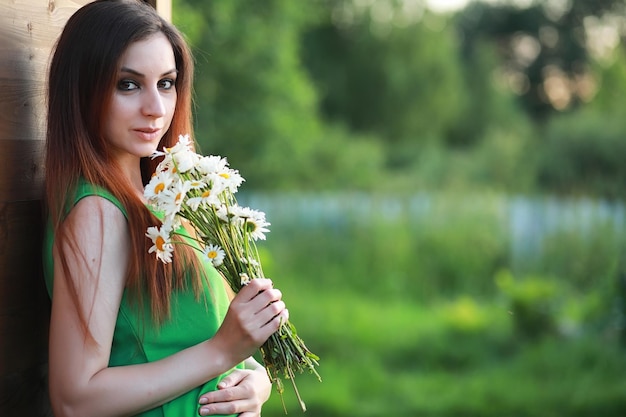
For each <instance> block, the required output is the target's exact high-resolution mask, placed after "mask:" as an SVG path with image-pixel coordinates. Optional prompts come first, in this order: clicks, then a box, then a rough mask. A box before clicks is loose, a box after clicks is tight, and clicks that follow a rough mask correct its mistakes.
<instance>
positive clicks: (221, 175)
mask: <svg viewBox="0 0 626 417" xmlns="http://www.w3.org/2000/svg"><path fill="white" fill-rule="evenodd" d="M220 177H222V178H224V179H229V178H230V174H228V173H227V172H222V173H221V174H220Z"/></svg>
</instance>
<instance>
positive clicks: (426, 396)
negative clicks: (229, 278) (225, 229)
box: [251, 197, 626, 417]
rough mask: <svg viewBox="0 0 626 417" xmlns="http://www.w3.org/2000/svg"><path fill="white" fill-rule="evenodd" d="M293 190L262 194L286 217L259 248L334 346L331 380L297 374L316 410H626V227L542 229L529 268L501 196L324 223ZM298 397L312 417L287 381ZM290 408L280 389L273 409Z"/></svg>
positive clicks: (484, 413) (320, 346)
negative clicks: (281, 196)
mask: <svg viewBox="0 0 626 417" xmlns="http://www.w3.org/2000/svg"><path fill="white" fill-rule="evenodd" d="M291 198H292V200H290V202H289V204H287V203H283V205H282V206H272V207H269V206H263V204H261V209H264V210H265V211H266V212H267V214H268V219H269V220H270V221H271V222H272V223H273V226H272V233H270V234H269V235H268V240H267V242H263V244H262V245H261V250H262V253H263V256H264V266H265V269H266V274H267V276H269V277H272V278H274V280H275V282H276V284H277V286H279V287H280V288H281V289H282V290H283V292H284V299H285V300H286V302H287V304H288V306H289V309H290V312H291V318H292V322H293V323H294V324H295V325H296V326H297V328H298V331H299V334H300V335H301V336H302V337H303V339H304V340H305V342H306V343H307V345H308V346H309V348H311V350H313V351H314V352H315V353H317V354H318V355H320V356H321V362H320V368H319V372H320V374H321V375H322V378H323V382H321V383H320V382H318V381H317V379H316V378H315V377H314V376H312V375H306V374H305V375H299V376H298V377H297V378H296V381H297V384H298V387H299V389H300V393H301V395H302V396H303V398H304V400H305V402H306V404H307V407H308V411H307V412H306V415H308V416H319V417H322V416H324V417H330V416H342V417H349V416H355V417H356V416H359V417H363V416H365V417H368V416H371V417H374V416H387V415H402V416H437V417H453V416H454V417H458V416H470V417H471V416H481V417H489V416H494V417H496V416H497V417H504V416H511V417H514V416H515V417H517V416H519V417H524V416H529V417H530V416H533V417H542V416H545V417H549V416H555V417H556V416H559V417H568V416H569V417H574V416H589V417H591V416H594V417H597V416H604V417H612V416H615V417H623V416H624V415H626V377H625V375H626V343H624V342H626V338H625V337H624V334H625V332H624V323H625V322H624V312H625V311H626V289H624V287H621V286H620V282H621V281H620V280H621V279H622V274H623V272H624V268H623V263H622V262H623V254H624V253H626V251H625V250H624V249H625V247H626V245H625V243H624V242H625V235H626V233H624V232H625V230H623V227H622V226H621V225H619V224H617V225H616V223H615V222H612V223H611V222H608V221H607V219H606V218H605V217H603V216H596V218H592V219H589V218H587V220H586V221H587V225H586V226H585V227H584V228H580V227H578V228H577V227H570V226H567V225H565V226H563V227H551V226H550V225H544V229H543V235H542V240H541V244H540V245H539V246H538V247H532V248H531V249H534V251H533V253H534V255H533V257H532V259H531V258H528V262H524V259H523V258H522V259H521V261H520V259H519V254H517V255H515V254H513V253H512V251H513V249H514V248H515V245H512V244H511V242H512V239H513V237H512V236H511V227H510V224H511V221H510V219H509V218H508V217H507V215H506V213H507V211H506V210H503V209H502V205H501V204H499V203H498V200H497V199H496V200H495V203H494V198H492V197H485V198H478V199H473V200H472V204H471V205H468V204H461V203H460V202H459V200H458V199H448V198H447V197H446V198H441V199H436V201H434V202H431V204H430V205H429V207H430V208H429V210H430V211H428V212H423V213H422V215H421V216H414V215H409V214H407V213H406V212H403V211H402V210H399V211H398V210H396V211H395V214H394V215H393V216H391V215H389V213H390V211H389V210H380V211H379V210H369V211H364V210H362V208H363V204H362V201H361V202H360V203H361V204H360V205H359V204H358V203H355V204H353V205H352V206H349V207H351V208H350V209H346V208H345V206H341V207H338V206H337V205H335V206H334V209H333V211H332V213H334V214H335V215H334V216H333V215H329V214H328V213H327V214H326V215H324V216H321V215H319V214H320V213H321V212H322V211H323V209H322V208H321V207H319V206H318V207H317V208H316V211H317V213H318V215H319V216H318V217H317V218H315V217H313V215H312V214H311V212H310V211H307V210H305V209H302V210H301V212H298V211H297V210H294V207H298V205H297V204H294V200H293V197H291ZM263 201H267V200H262V201H261V202H263ZM496 203H497V204H496ZM251 204H252V202H251ZM281 207H282V208H281ZM285 207H290V208H291V210H290V211H289V215H287V214H286V213H287V212H285V211H284V210H286V208H285ZM300 207H309V208H310V206H308V205H307V204H301V206H300ZM359 207H360V208H359ZM281 210H283V211H281ZM350 210H353V211H350ZM354 210H360V212H359V213H360V214H359V215H358V219H357V216H355V214H354V213H355V212H354ZM283 214H284V215H283ZM368 216H369V217H368ZM575 224H578V225H580V222H577V223H575ZM512 248H513V249H512ZM514 260H515V262H514ZM284 398H285V401H286V403H287V409H288V411H289V415H300V414H301V412H300V410H299V406H298V405H297V403H296V401H295V398H294V395H293V393H292V390H291V388H290V386H289V384H288V382H287V385H286V391H285V395H284ZM283 414H284V413H283V410H282V405H281V401H280V397H279V396H278V395H276V394H274V395H273V396H272V398H271V400H270V402H269V403H268V404H267V405H266V407H265V409H264V415H266V416H267V415H270V416H279V415H283Z"/></svg>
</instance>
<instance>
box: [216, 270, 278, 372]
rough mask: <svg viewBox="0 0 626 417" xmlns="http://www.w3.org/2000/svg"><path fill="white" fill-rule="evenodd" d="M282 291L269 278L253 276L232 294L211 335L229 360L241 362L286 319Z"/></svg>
mask: <svg viewBox="0 0 626 417" xmlns="http://www.w3.org/2000/svg"><path fill="white" fill-rule="evenodd" d="M281 298H282V293H281V292H280V291H279V290H277V289H275V288H273V286H272V281H271V280H269V279H253V280H251V281H250V283H248V285H246V286H245V287H243V288H242V289H241V291H239V293H238V294H237V295H236V296H235V298H233V300H232V302H231V303H230V307H229V308H228V312H227V313H226V317H225V318H224V322H223V323H222V325H221V326H220V328H219V329H218V331H217V333H216V334H215V336H214V337H213V342H214V343H216V344H217V345H218V346H219V347H220V349H221V351H222V352H223V353H224V355H225V356H226V359H227V361H228V362H229V363H231V364H232V366H234V365H235V364H237V363H240V362H242V361H243V360H245V359H246V358H248V357H250V356H252V354H253V353H254V352H255V351H256V350H257V349H258V348H259V346H261V345H262V344H263V343H265V341H266V340H267V339H268V338H269V337H270V336H271V335H272V334H273V333H274V332H276V331H277V330H278V328H279V326H280V324H281V323H284V322H286V321H287V320H288V319H289V312H288V310H287V309H286V308H285V303H284V302H283V301H282V300H281Z"/></svg>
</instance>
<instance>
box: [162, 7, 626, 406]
mask: <svg viewBox="0 0 626 417" xmlns="http://www.w3.org/2000/svg"><path fill="white" fill-rule="evenodd" d="M625 3H626V2H625V1H623V0H544V1H533V0H523V1H522V0H518V1H515V0H509V1H504V0H501V1H486V2H478V1H474V2H472V1H469V2H468V1H461V0H456V1H452V0H450V1H444V0H428V1H427V0H308V1H295V0H264V1H246V0H211V1H206V0H173V10H174V13H173V20H174V23H175V24H177V26H178V27H179V28H180V29H181V30H182V31H183V32H184V33H185V34H186V36H187V37H188V40H189V41H190V43H191V44H192V46H193V50H194V54H195V57H196V60H197V69H196V84H195V89H196V132H195V135H196V139H197V140H198V141H199V143H200V144H201V151H202V152H203V153H205V154H219V155H222V156H226V157H227V158H228V160H229V161H230V164H231V166H232V167H233V168H236V169H239V171H240V172H241V174H242V175H243V176H244V177H245V178H246V180H247V181H246V183H245V184H244V186H243V190H242V191H241V192H240V197H239V198H240V202H242V203H244V204H248V205H250V206H252V207H254V208H257V209H260V210H263V211H265V212H266V214H267V217H268V220H269V221H270V222H271V223H272V232H271V233H270V234H269V235H268V240H267V241H266V242H262V244H261V250H262V252H263V256H264V266H265V269H266V274H267V275H268V276H270V277H272V278H273V279H274V280H275V282H276V283H277V286H279V287H280V288H281V289H282V290H283V292H284V294H285V295H284V298H285V299H286V301H287V304H288V306H289V309H290V312H291V318H292V322H293V323H294V324H295V325H296V326H297V328H298V331H299V334H300V336H301V337H302V338H303V339H304V340H305V342H306V343H307V345H308V346H309V348H310V349H311V350H312V351H313V352H315V353H317V354H318V355H320V356H321V361H320V368H319V372H320V373H321V375H322V377H323V382H321V383H320V382H318V381H317V380H316V378H315V377H314V376H311V375H299V376H298V377H297V378H296V381H297V384H298V387H299V389H300V393H301V395H302V396H303V398H304V400H305V402H306V403H307V406H308V411H307V415H308V416H310V417H314V416H315V417H317V416H320V417H321V416H325V417H328V416H348V417H349V416H359V417H368V416H371V417H374V416H388V415H403V416H437V417H439V416H441V417H452V416H481V417H487V416H494V417H496V416H497V417H503V416H533V417H540V416H546V417H547V416H560V417H563V416H604V417H610V416H615V417H618V416H620V417H623V416H624V415H625V413H626V266H625V265H624V263H625V261H626V259H625V258H624V256H625V255H626V223H625V222H626V207H625V206H624V199H625V197H626V44H625V43H624V41H625V36H626V4H625ZM284 397H285V401H286V403H287V409H288V410H289V413H290V414H291V415H294V414H295V415H299V413H300V411H299V407H298V405H297V403H296V402H295V398H294V396H293V393H292V391H291V389H290V387H289V386H288V385H287V386H286V391H285V395H284ZM264 414H267V415H274V416H278V415H282V414H283V410H282V405H281V402H280V396H278V395H273V397H272V399H271V400H270V402H269V403H268V405H267V406H266V408H265V411H264Z"/></svg>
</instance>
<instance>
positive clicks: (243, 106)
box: [174, 0, 626, 198]
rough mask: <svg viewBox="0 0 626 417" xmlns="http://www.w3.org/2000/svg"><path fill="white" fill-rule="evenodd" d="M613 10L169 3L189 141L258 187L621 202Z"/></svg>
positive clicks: (564, 5) (622, 82)
mask: <svg viewBox="0 0 626 417" xmlns="http://www.w3.org/2000/svg"><path fill="white" fill-rule="evenodd" d="M624 7H625V6H624V3H623V1H621V0H602V1H591V0H572V1H569V2H559V1H549V2H530V3H528V5H527V6H525V7H520V6H517V5H514V4H508V3H506V2H504V3H496V4H491V3H482V2H475V3H471V4H470V6H468V7H467V8H466V9H465V10H463V11H461V12H458V13H456V14H449V15H442V14H436V13H433V12H431V11H429V10H428V9H427V8H425V6H424V4H423V3H422V2H419V1H416V2H405V1H400V0H397V1H395V0H376V1H356V0H315V1H307V2H294V1H290V0H267V1H264V2H249V1H244V0H213V1H210V2H208V1H202V0H174V22H175V23H176V24H177V25H178V26H179V27H180V28H181V29H182V30H183V32H184V33H186V34H187V35H188V38H189V40H190V43H191V44H192V45H193V49H194V52H195V55H196V57H197V78H196V103H197V109H196V116H197V117H196V136H197V139H198V141H199V142H200V144H201V145H202V151H203V152H205V153H216V154H221V155H225V156H227V157H228V158H229V160H230V161H231V164H232V165H233V166H235V167H237V168H238V169H240V170H241V171H242V173H243V174H244V176H245V177H246V178H247V179H248V183H249V184H248V186H249V187H251V188H255V189H268V190H269V189H309V190H311V189H313V190H315V189H361V190H375V189H389V188H393V189H395V190H401V191H411V192H412V191H415V190H417V189H431V190H433V189H441V188H451V189H455V188H458V187H479V188H492V189H498V190H502V191H505V192H521V193H529V192H531V193H534V192H551V193H560V194H572V193H575V194H591V195H596V196H600V197H608V198H622V197H623V196H624V193H625V191H624V190H626V187H625V186H624V185H625V181H626V176H625V174H624V167H623V165H624V164H621V163H620V162H621V159H622V156H623V155H624V147H625V146H626V145H625V143H626V134H625V133H626V123H625V122H624V120H626V118H625V117H623V116H624V115H623V113H624V110H623V109H624V108H626V106H624V105H623V103H622V102H623V97H625V93H626V65H625V58H624V53H623V52H622V49H623V48H622V47H621V43H620V34H621V32H620V31H619V30H620V29H619V28H620V21H621V20H620V16H623V13H621V10H622V9H623V8H624Z"/></svg>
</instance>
